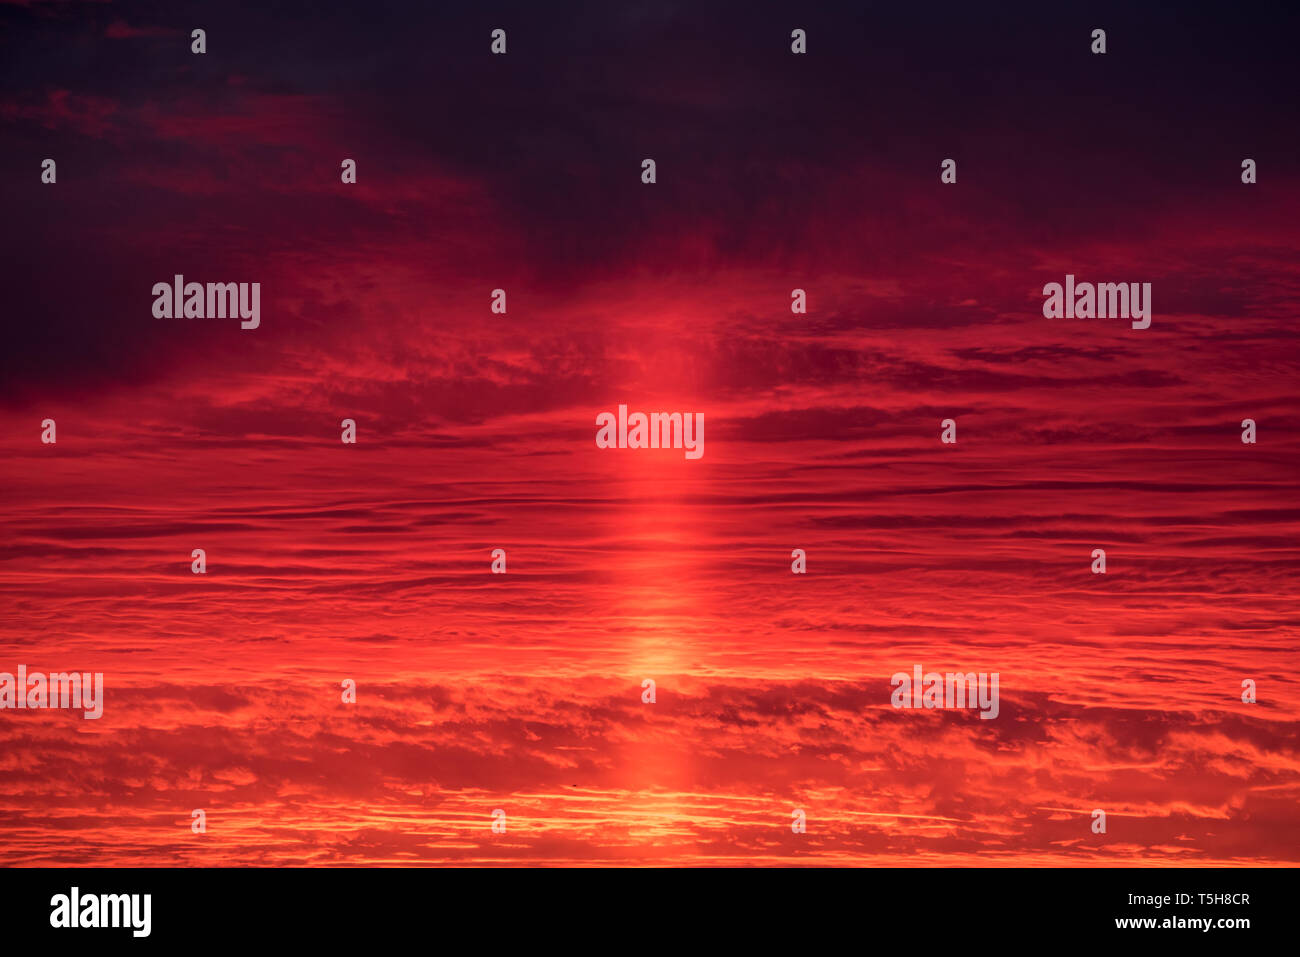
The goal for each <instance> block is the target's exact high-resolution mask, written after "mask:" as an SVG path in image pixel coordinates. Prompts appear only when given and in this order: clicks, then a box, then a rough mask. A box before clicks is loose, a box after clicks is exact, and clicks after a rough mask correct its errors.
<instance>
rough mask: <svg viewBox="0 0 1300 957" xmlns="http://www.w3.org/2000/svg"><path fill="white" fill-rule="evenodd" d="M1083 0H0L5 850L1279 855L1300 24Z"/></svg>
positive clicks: (1283, 816)
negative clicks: (628, 443)
mask: <svg viewBox="0 0 1300 957" xmlns="http://www.w3.org/2000/svg"><path fill="white" fill-rule="evenodd" d="M1059 6H1060V5H1056V4H1048V5H1044V4H1032V5H1031V4H1025V5H1023V6H1021V5H1016V4H1011V5H994V6H989V5H983V4H981V5H973V4H953V3H939V4H925V5H920V6H918V5H906V4H904V5H871V4H857V3H852V4H850V3H845V4H842V5H817V6H816V7H810V6H809V5H806V4H796V3H788V4H768V3H758V4H754V3H743V4H741V3H736V4H713V3H695V2H680V3H656V4H610V5H606V4H590V5H564V4H560V5H558V6H557V5H551V4H536V3H527V4H525V3H517V4H513V3H512V4H501V3H498V4H493V5H491V7H490V8H481V7H480V5H477V4H460V5H447V4H424V3H412V4H410V5H409V6H408V5H401V4H391V3H385V2H371V3H366V4H358V5H352V6H351V8H350V9H349V10H346V11H345V10H341V9H340V10H335V11H331V10H330V9H329V8H328V5H322V4H319V3H305V2H303V3H277V4H273V5H271V4H262V3H243V4H188V3H175V2H164V0H157V2H143V3H134V2H133V3H118V2H111V3H82V2H75V0H74V2H36V0H32V2H19V3H14V2H13V0H3V2H0V130H2V131H3V132H2V142H3V149H0V216H2V217H3V224H4V226H3V228H2V229H0V251H2V252H3V257H4V263H5V270H4V271H5V287H4V288H5V294H6V296H5V308H4V310H3V314H4V320H3V328H4V348H3V349H0V671H4V672H11V673H12V672H15V671H16V670H17V668H18V666H19V665H20V664H22V665H26V666H27V667H28V669H29V670H32V671H52V672H53V671H72V670H77V671H102V672H103V673H104V682H105V703H104V716H103V718H102V719H100V720H98V721H87V720H83V718H82V717H81V714H80V712H69V711H61V710H44V711H41V710H35V711H12V710H5V711H2V712H0V743H2V745H3V746H2V747H0V864H3V865H9V866H14V865H89V866H110V865H112V866H117V865H122V866H128V865H185V866H214V865H233V864H239V865H244V864H253V865H312V866H316V865H329V866H338V865H352V866H355V865H413V864H470V863H473V864H511V865H518V864H533V863H535V864H578V865H586V864H601V865H603V864H672V865H677V864H689V865H695V864H737V865H769V864H796V865H799V864H853V865H864V864H872V865H874V864H883V865H896V866H910V865H1002V864H1006V865H1038V864H1052V865H1069V866H1076V865H1077V866H1090V865H1098V864H1182V865H1186V864H1197V865H1199V864H1205V865H1210V864H1296V863H1298V862H1300V816H1298V815H1297V811H1296V808H1297V801H1298V800H1300V744H1298V741H1300V648H1298V642H1300V604H1298V603H1297V591H1298V589H1297V573H1298V572H1300V497H1298V495H1297V491H1298V486H1300V411H1298V410H1297V404H1296V399H1297V393H1298V392H1300V388H1298V385H1300V338H1298V336H1300V333H1298V332H1297V329H1298V325H1297V324H1298V323H1300V305H1298V304H1300V251H1298V250H1300V126H1298V125H1297V122H1296V119H1297V116H1296V91H1297V90H1300V68H1298V67H1297V65H1296V58H1295V50H1294V42H1295V36H1296V35H1297V28H1300V10H1297V9H1296V8H1295V7H1294V5H1292V7H1291V9H1290V10H1289V11H1288V9H1287V8H1286V7H1285V6H1284V5H1281V4H1279V5H1276V6H1272V5H1261V6H1258V7H1251V6H1250V5H1248V4H1247V5H1243V6H1236V5H1234V6H1231V7H1227V8H1223V7H1216V8H1215V9H1214V10H1209V9H1207V10H1205V11H1204V12H1200V11H1198V9H1197V8H1196V7H1195V6H1194V5H1193V6H1191V7H1190V8H1188V9H1185V10H1184V9H1182V8H1180V11H1179V12H1178V14H1177V15H1176V16H1175V15H1173V14H1171V13H1168V12H1165V13H1140V12H1136V11H1134V10H1132V9H1131V7H1132V4H1129V3H1123V4H1114V5H1107V4H1100V5H1088V6H1087V7H1086V8H1084V10H1083V12H1077V11H1076V12H1066V11H1063V10H1061V9H1059V8H1058V7H1059ZM196 27H202V28H204V29H205V30H206V31H207V52H206V53H205V54H203V55H195V54H192V53H191V52H190V42H191V41H190V31H191V30H192V29H194V28H196ZM498 27H499V28H503V29H505V30H506V31H507V35H508V52H507V54H506V55H504V56H494V55H492V54H491V53H490V52H489V44H490V36H489V35H490V33H491V31H492V30H493V29H494V28H498ZM1097 27H1101V28H1104V29H1106V31H1107V37H1108V52H1107V53H1106V54H1105V55H1093V54H1091V53H1090V51H1089V44H1090V40H1089V36H1090V33H1091V31H1092V30H1093V29H1094V28H1097ZM794 28H802V29H804V30H806V31H807V36H808V53H807V54H805V55H801V56H800V55H794V54H792V53H791V51H790V31H791V30H792V29H794ZM47 157H49V158H54V159H55V160H56V161H57V183H56V184H54V185H46V184H42V183H41V181H40V165H41V161H42V160H43V159H45V158H47ZM647 157H649V158H653V159H654V160H655V161H656V163H657V182H656V183H654V184H653V185H647V184H643V183H642V182H641V162H642V160H643V159H644V158H647ZM949 157H951V158H954V159H955V160H956V161H957V164H958V181H957V183H956V184H954V185H945V184H941V183H940V180H939V166H940V163H941V161H942V160H943V159H945V158H949ZM1247 157H1249V158H1253V159H1254V160H1255V161H1256V162H1257V164H1258V182H1257V183H1256V184H1254V185H1244V184H1243V183H1242V182H1241V162H1242V160H1243V158H1247ZM344 158H352V159H355V160H356V163H357V183H356V184H355V185H345V184H343V183H341V182H340V164H341V163H342V161H343V159H344ZM177 273H180V274H183V275H184V276H185V277H186V280H187V281H189V280H193V281H199V282H260V283H261V291H262V292H261V325H260V328H258V329H256V330H241V329H240V327H239V322H238V321H237V320H228V319H226V320H223V319H202V320H200V319H159V318H155V317H154V315H153V312H152V304H153V296H152V295H151V287H152V286H153V284H154V283H156V282H159V281H163V282H170V281H171V280H172V277H173V276H174V275H175V274H177ZM1067 273H1071V274H1074V275H1075V276H1076V277H1077V278H1078V279H1079V280H1080V281H1094V282H1150V283H1151V284H1152V288H1153V292H1152V305H1153V319H1152V323H1151V327H1150V328H1149V329H1146V330H1141V331H1140V330H1134V329H1132V328H1130V324H1129V322H1128V321H1126V320H1117V319H1096V320H1087V319H1046V318H1044V317H1043V313H1042V304H1043V295H1042V289H1043V286H1044V284H1046V283H1049V282H1062V281H1063V279H1064V277H1065V275H1066V274H1067ZM796 287H797V288H803V289H805V290H806V291H807V295H808V312H807V314H806V315H796V314H792V312H791V309H790V302H791V290H792V289H794V288H796ZM494 288H504V289H505V290H506V292H507V296H508V311H507V313H506V314H505V315H494V314H493V313H492V312H491V311H490V309H489V304H490V295H491V291H492V290H493V289H494ZM620 403H623V404H627V405H628V406H629V407H630V408H631V409H633V410H641V411H646V412H649V411H670V412H672V411H677V412H700V413H703V415H704V417H705V421H706V429H705V444H704V456H703V457H702V458H701V459H699V460H696V461H691V460H688V459H686V458H685V457H684V456H683V453H682V452H681V451H680V450H677V451H671V450H668V451H664V450H641V451H634V450H608V449H605V450H602V449H599V448H597V447H596V444H595V441H594V439H595V434H596V426H595V417H596V415H597V414H599V413H600V412H603V411H614V410H616V409H617V407H618V405H619V404H620ZM45 418H53V419H55V420H56V422H57V435H58V441H57V444H56V445H46V444H42V442H41V438H40V437H41V421H42V420H43V419H45ZM344 418H353V419H355V420H356V423H357V438H358V441H357V444H356V445H345V444H343V443H342V442H340V421H341V420H342V419H344ZM946 418H953V419H955V420H956V422H957V435H958V442H957V444H956V445H944V444H941V443H940V422H941V420H943V419H946ZM1245 418H1252V419H1254V420H1255V421H1256V422H1257V426H1258V442H1257V444H1254V445H1247V444H1243V443H1242V441H1241V432H1242V429H1241V422H1242V420H1243V419H1245ZM195 548H202V549H205V551H206V553H207V563H208V568H207V574H206V575H203V576H199V575H194V574H192V573H191V570H190V562H191V558H190V555H191V551H192V550H193V549H195ZM494 548H504V549H505V550H506V553H507V557H508V573H507V574H505V575H494V574H491V573H490V570H489V566H490V562H491V554H490V553H491V551H492V550H493V549H494ZM796 548H801V549H804V550H805V551H806V553H807V574H806V575H794V574H792V573H791V551H792V550H793V549H796ZM1094 548H1103V549H1105V551H1106V555H1107V574H1105V575H1094V574H1093V573H1092V572H1091V570H1090V566H1091V564H1092V557H1091V554H1092V551H1093V549H1094ZM915 664H920V665H922V666H923V668H925V670H927V671H940V672H943V671H961V672H967V671H975V672H998V673H999V674H1000V690H1001V713H1000V715H999V717H998V718H997V719H996V720H980V719H979V717H978V713H977V712H975V711H970V710H965V711H942V710H940V711H925V710H920V711H913V710H895V709H894V708H893V707H891V705H890V692H891V686H890V676H891V675H892V674H894V673H895V672H898V671H906V672H909V673H910V672H911V670H912V667H913V665H915ZM345 678H351V679H354V680H355V681H356V683H357V700H356V703H355V704H352V705H349V704H345V703H343V702H342V701H341V697H340V695H341V690H340V683H341V682H342V681H343V679H345ZM646 678H651V679H653V680H654V681H655V682H656V683H657V700H656V702H655V703H654V704H644V703H642V700H641V692H642V681H643V679H646ZM1246 678H1251V679H1254V680H1255V681H1256V682H1257V684H1258V701H1257V702H1256V703H1254V704H1244V703H1243V702H1242V701H1241V683H1242V680H1243V679H1246ZM196 808H202V809H204V810H205V812H206V815H207V832H206V833H205V834H201V835H200V834H193V833H191V829H190V821H191V811H192V810H193V809H196ZM498 808H500V809H503V810H505V812H506V814H507V819H508V829H507V833H505V834H493V833H492V831H491V815H492V812H493V810H494V809H498ZM796 808H799V809H803V810H804V811H805V813H806V815H807V832H806V833H804V834H795V833H792V831H791V827H790V823H791V811H792V810H793V809H796ZM1095 808H1100V809H1104V810H1105V811H1106V813H1107V816H1108V819H1107V824H1108V827H1107V833H1105V834H1094V833H1092V830H1091V828H1090V824H1091V812H1092V811H1093V809H1095Z"/></svg>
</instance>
